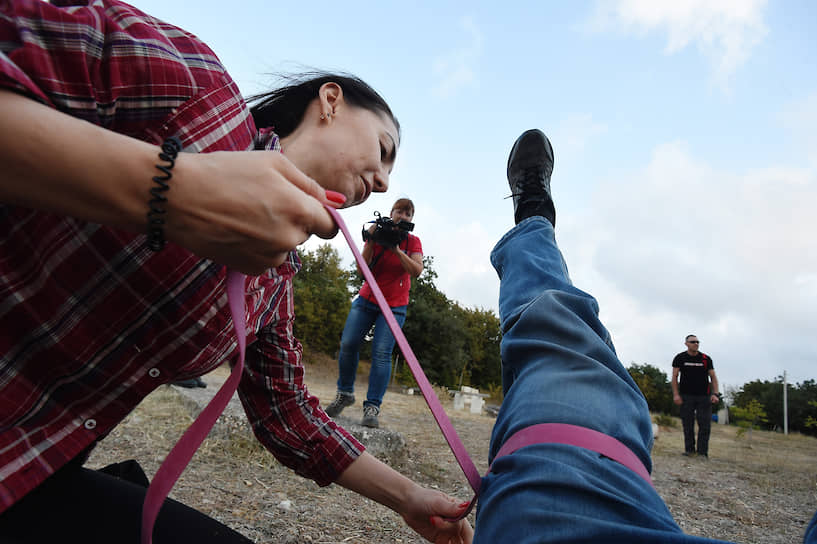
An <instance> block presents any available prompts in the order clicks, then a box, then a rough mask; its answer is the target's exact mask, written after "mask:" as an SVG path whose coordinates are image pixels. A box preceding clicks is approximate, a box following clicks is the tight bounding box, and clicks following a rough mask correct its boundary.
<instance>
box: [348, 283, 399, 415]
mask: <svg viewBox="0 0 817 544" xmlns="http://www.w3.org/2000/svg"><path fill="white" fill-rule="evenodd" d="M391 311H392V313H393V314H394V319H395V320H396V321H397V323H399V324H400V327H402V326H403V323H405V322H406V306H395V307H394V308H392V309H391ZM372 324H374V338H372V367H371V369H370V370H369V390H368V392H367V393H366V400H365V402H364V403H363V404H364V405H365V404H371V405H374V406H377V407H378V408H379V407H380V405H381V404H382V402H383V395H385V394H386V388H387V387H388V386H389V378H391V353H392V350H394V335H393V334H392V333H391V331H390V330H389V325H388V323H386V318H385V317H383V314H382V312H381V311H380V308H379V307H378V306H377V304H375V303H374V302H370V301H369V300H366V299H365V298H363V297H360V296H359V297H357V298H356V299H355V300H353V301H352V308H351V309H350V310H349V315H348V316H347V317H346V325H345V326H344V327H343V336H341V339H340V351H339V353H338V369H339V373H338V391H343V392H345V393H354V391H355V376H356V375H357V365H358V363H359V362H360V344H361V343H362V342H363V339H364V338H365V337H366V333H367V332H369V329H371V327H372Z"/></svg>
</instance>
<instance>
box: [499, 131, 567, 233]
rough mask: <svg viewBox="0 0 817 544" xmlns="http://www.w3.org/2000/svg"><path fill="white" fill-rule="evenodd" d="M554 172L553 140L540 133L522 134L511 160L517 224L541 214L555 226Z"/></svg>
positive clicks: (509, 164)
mask: <svg viewBox="0 0 817 544" xmlns="http://www.w3.org/2000/svg"><path fill="white" fill-rule="evenodd" d="M552 173H553V146H551V145H550V140H548V138H547V136H545V134H544V133H543V132H542V131H541V130H537V129H531V130H527V131H525V132H523V133H522V135H521V136H520V137H519V138H517V140H516V142H515V143H514V144H513V148H512V149H511V154H510V156H509V157H508V184H509V185H510V187H511V196H513V216H514V219H515V220H516V223H517V224H518V223H519V222H520V221H522V220H523V219H527V218H528V217H532V216H534V215H541V216H542V217H544V218H545V219H547V220H548V221H550V224H551V225H553V226H554V227H555V226H556V209H555V208H554V206H553V198H551V195H550V175H551V174H552Z"/></svg>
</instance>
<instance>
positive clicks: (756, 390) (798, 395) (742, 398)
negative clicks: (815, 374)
mask: <svg viewBox="0 0 817 544" xmlns="http://www.w3.org/2000/svg"><path fill="white" fill-rule="evenodd" d="M753 399H754V400H757V401H758V402H759V403H760V404H762V405H763V406H765V407H766V412H767V415H768V421H767V424H766V428H767V429H769V430H774V429H782V428H783V377H782V376H778V377H777V378H776V379H775V381H768V380H764V381H760V380H754V381H751V382H749V383H746V384H743V386H742V387H741V388H740V390H739V391H738V392H737V393H735V395H734V401H735V404H736V405H737V406H745V405H747V404H748V403H749V402H750V401H751V400H753ZM787 400H788V416H789V430H791V431H797V432H802V433H805V434H811V435H815V436H817V429H815V428H813V427H808V426H807V425H806V421H808V418H809V417H817V410H815V407H814V406H813V405H811V404H810V403H811V401H817V382H815V381H814V380H806V381H805V382H803V383H799V384H788V390H787Z"/></svg>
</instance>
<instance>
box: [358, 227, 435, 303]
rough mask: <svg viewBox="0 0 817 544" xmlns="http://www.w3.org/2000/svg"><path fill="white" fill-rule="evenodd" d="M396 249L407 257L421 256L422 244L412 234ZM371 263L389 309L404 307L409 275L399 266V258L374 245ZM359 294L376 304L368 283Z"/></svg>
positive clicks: (407, 294)
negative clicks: (417, 254) (416, 254)
mask: <svg viewBox="0 0 817 544" xmlns="http://www.w3.org/2000/svg"><path fill="white" fill-rule="evenodd" d="M398 247H399V248H400V249H402V250H403V251H404V252H405V253H406V255H408V256H409V257H411V256H412V255H414V254H415V253H419V254H420V255H422V254H423V244H422V243H421V242H420V239H419V238H417V237H416V236H414V235H413V234H409V235H408V238H406V239H405V240H403V241H402V242H400V244H399V246H398ZM372 262H373V263H374V266H373V267H372V274H374V278H375V280H376V281H377V285H378V287H380V290H381V291H382V292H383V296H384V297H385V298H386V302H387V303H388V304H389V307H391V308H395V307H397V306H406V305H407V304H408V301H409V289H411V274H409V273H408V272H406V271H405V269H404V268H403V265H401V264H400V257H398V256H397V255H395V254H394V253H392V252H391V251H389V250H388V249H387V248H385V247H383V246H381V245H375V246H374V253H373V254H372ZM359 294H360V296H362V297H363V298H365V299H366V300H369V301H371V302H374V303H377V301H376V300H375V298H374V294H373V293H372V288H371V287H369V282H365V283H364V284H363V287H361V288H360V293H359Z"/></svg>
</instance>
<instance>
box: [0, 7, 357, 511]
mask: <svg viewBox="0 0 817 544" xmlns="http://www.w3.org/2000/svg"><path fill="white" fill-rule="evenodd" d="M75 3H76V4H79V5H69V4H71V3H70V2H66V1H63V2H57V1H52V3H50V4H49V3H46V2H42V1H40V0H14V1H13V2H9V1H8V0H0V85H2V86H3V87H4V88H8V89H13V90H16V91H18V92H20V93H23V94H25V95H27V96H30V97H31V98H33V99H36V100H39V101H41V102H43V103H45V104H47V105H49V106H51V107H54V108H56V109H58V110H60V111H62V112H65V113H67V114H69V115H72V116H74V117H79V118H82V119H85V120H86V121H90V122H92V123H95V124H97V125H100V126H103V127H106V128H108V129H110V130H114V131H116V132H120V133H124V134H127V135H130V136H132V137H135V138H139V139H142V140H145V141H149V142H153V143H159V142H161V141H162V140H163V139H165V138H166V137H168V136H171V135H175V136H178V137H180V138H181V140H182V142H183V144H184V147H185V151H192V152H209V151H220V150H250V149H253V148H257V147H262V148H264V149H278V150H280V147H278V146H277V141H278V140H277V137H275V136H274V135H270V134H268V135H266V136H259V135H258V133H257V131H256V129H255V126H254V124H253V121H252V118H251V117H250V115H249V112H248V109H247V106H246V104H245V102H244V100H243V99H242V98H241V95H240V93H239V91H238V88H237V87H236V85H235V83H234V82H233V81H232V79H231V78H230V76H229V75H228V74H227V72H226V71H225V70H224V68H223V66H222V65H221V63H220V62H219V60H218V58H216V56H215V55H214V54H213V52H212V51H210V49H209V48H208V47H207V46H206V45H204V44H203V43H201V42H200V41H199V40H198V39H197V38H195V37H194V36H192V35H190V34H189V33H187V32H185V31H183V30H180V29H178V28H176V27H174V26H171V25H168V24H165V23H163V22H161V21H159V20H157V19H154V18H152V17H149V16H147V15H145V14H144V13H141V12H140V11H138V10H136V9H134V8H132V7H130V6H128V5H126V4H121V3H119V2H116V1H115V0H96V1H94V2H88V4H89V5H85V4H86V3H83V2H75ZM65 137H66V138H70V137H71V135H70V134H66V135H65ZM259 142H261V146H259V145H258V144H259ZM145 175H146V178H145V179H146V180H148V181H149V175H150V173H149V172H146V174H145ZM115 182H116V180H111V183H115ZM227 182H229V180H225V183H227ZM146 190H147V188H146ZM146 205H147V204H146ZM299 268H300V262H299V261H298V259H297V257H296V256H295V253H294V252H293V253H292V254H291V256H290V258H289V260H288V262H286V263H285V264H283V265H281V266H280V267H278V268H277V269H275V270H270V271H269V272H267V273H266V274H264V275H262V276H258V277H254V278H248V279H247V285H246V292H247V296H246V302H247V328H248V331H250V332H249V335H250V336H249V337H248V339H247V342H248V345H249V347H248V352H247V367H246V370H245V372H244V375H243V377H242V380H241V385H240V386H239V395H240V397H241V400H242V402H243V404H244V408H245V410H246V412H247V416H248V417H249V419H250V423H251V425H252V427H253V429H254V431H255V433H256V435H257V436H258V438H259V439H260V440H261V442H263V443H264V444H265V445H266V446H267V447H268V448H269V449H270V450H271V451H272V452H273V453H274V454H275V455H276V457H277V458H278V459H279V460H280V461H281V462H282V463H284V464H286V465H287V466H290V467H292V468H293V469H294V470H295V471H296V472H297V473H298V474H301V475H303V476H306V477H309V478H312V479H314V480H315V481H316V482H318V483H319V484H321V485H326V484H328V483H330V482H332V481H334V480H335V479H336V478H337V477H338V475H339V474H340V473H341V472H343V471H344V470H345V469H346V468H347V467H348V466H349V464H350V463H351V462H352V461H354V460H355V459H356V458H357V457H358V456H359V455H360V453H361V452H362V451H363V447H362V446H361V445H360V443H359V442H357V441H356V440H355V439H354V438H353V437H352V436H351V435H349V434H348V433H347V432H346V431H344V430H343V429H341V428H339V427H337V425H335V423H334V422H332V420H331V419H329V417H327V416H326V414H324V413H323V411H321V410H320V409H318V400H317V399H316V398H315V397H312V396H310V395H309V393H308V392H307V390H306V388H305V387H304V384H303V374H304V368H303V366H302V364H301V345H300V343H299V342H298V341H297V340H296V339H295V338H293V336H292V321H293V318H294V314H293V302H292V276H293V275H294V274H295V273H296V272H297V271H298V269H299ZM224 279H225V269H224V267H222V266H220V265H217V264H215V263H213V262H211V261H207V260H202V259H200V258H198V257H196V256H195V255H192V254H191V253H190V252H188V251H186V250H184V249H182V248H180V247H177V246H175V245H173V244H170V245H169V246H168V247H166V248H165V249H164V251H162V252H160V253H152V252H150V251H149V250H146V249H145V237H144V236H143V235H138V234H132V233H127V232H121V231H117V230H114V229H110V228H107V227H103V226H101V225H97V224H91V223H87V222H83V221H79V220H76V219H73V218H70V217H60V216H57V215H54V214H49V213H44V212H39V211H33V210H29V209H24V208H20V207H14V206H6V205H2V204H0V512H2V511H3V510H5V509H6V508H8V507H9V506H10V505H11V504H13V503H14V502H15V501H17V500H19V499H20V498H21V497H22V496H23V495H25V494H26V493H27V492H28V491H30V490H31V489H33V488H34V487H36V486H37V485H39V484H40V483H41V482H42V481H43V480H45V479H46V478H47V477H48V476H49V475H50V474H52V473H54V472H55V471H56V470H57V469H58V468H60V467H61V466H62V465H64V464H65V463H66V462H68V461H69V460H70V459H72V458H74V457H75V456H77V455H79V454H80V453H81V452H83V451H84V450H85V449H87V448H88V447H89V446H90V445H92V444H93V443H94V442H95V441H96V440H99V439H100V438H102V437H103V436H105V434H106V433H108V432H109V431H110V430H111V429H113V428H114V427H115V426H116V425H117V423H119V422H120V421H121V420H122V419H123V418H124V417H125V416H126V415H127V414H128V413H129V412H130V411H131V410H132V409H133V408H134V407H135V406H136V405H137V404H138V403H139V402H140V401H141V400H142V399H144V398H145V397H146V396H147V395H148V394H149V393H150V392H151V391H153V390H154V389H156V388H157V387H159V386H160V385H161V384H164V383H167V382H169V381H172V380H176V379H183V378H190V377H192V376H197V375H201V374H204V373H206V372H209V371H210V370H212V369H214V368H216V367H217V366H219V365H221V364H222V363H223V362H224V361H225V360H227V359H229V358H231V357H235V356H236V355H237V349H236V346H237V344H236V341H235V338H234V336H233V333H232V327H231V321H230V316H229V310H228V308H227V296H226V293H225V290H224Z"/></svg>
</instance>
